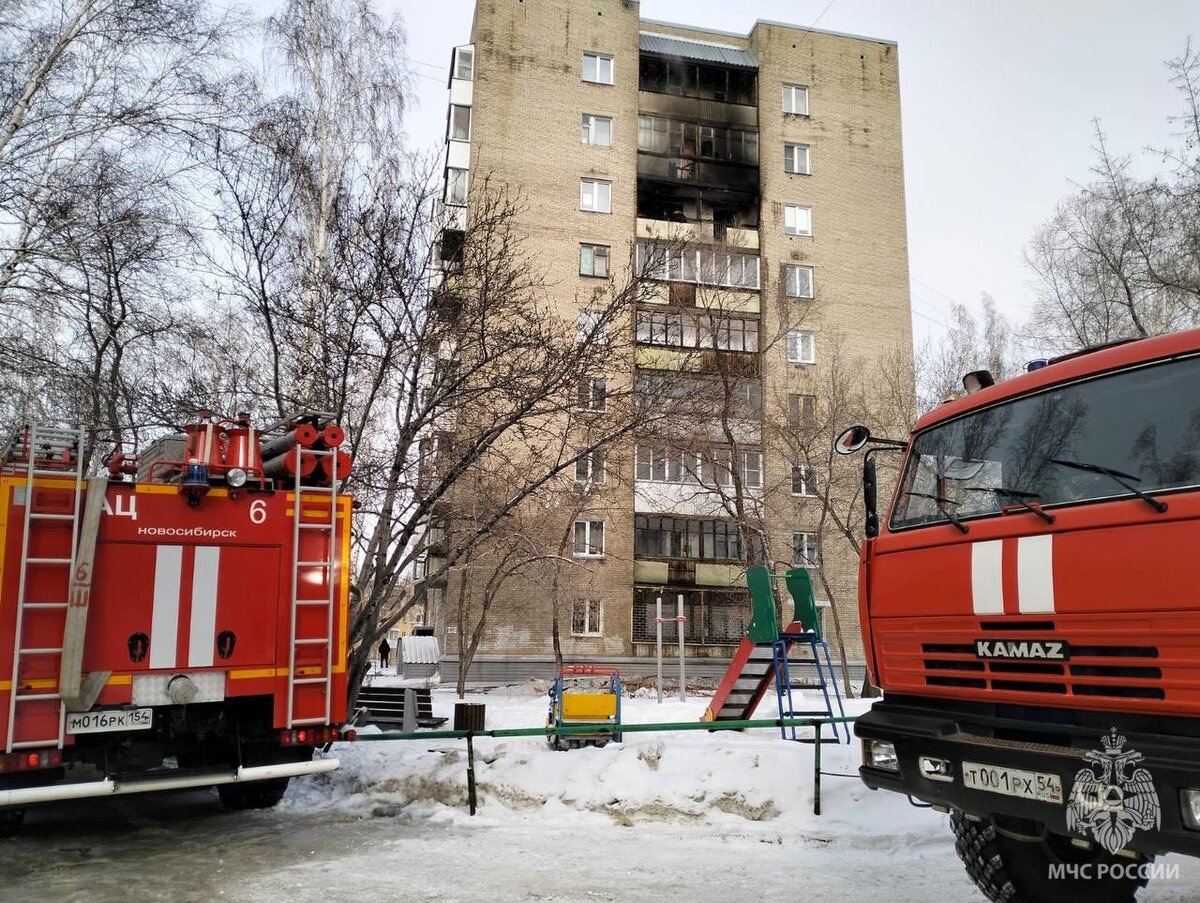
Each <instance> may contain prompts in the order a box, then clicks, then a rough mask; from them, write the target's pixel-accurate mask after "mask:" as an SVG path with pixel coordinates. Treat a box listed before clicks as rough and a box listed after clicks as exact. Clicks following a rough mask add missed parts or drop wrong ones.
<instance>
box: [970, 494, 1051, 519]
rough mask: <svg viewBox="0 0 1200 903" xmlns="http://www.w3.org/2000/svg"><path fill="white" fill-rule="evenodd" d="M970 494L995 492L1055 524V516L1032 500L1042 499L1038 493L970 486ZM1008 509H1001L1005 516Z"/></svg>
mask: <svg viewBox="0 0 1200 903" xmlns="http://www.w3.org/2000/svg"><path fill="white" fill-rule="evenodd" d="M967 491H968V492H994V493H996V495H998V496H1001V497H1002V498H1006V499H1012V500H1013V501H1014V502H1016V503H1017V504H1018V505H1020V506H1021V507H1022V508H1024V509H1025V510H1026V511H1032V512H1033V513H1034V514H1036V515H1037V516H1038V517H1040V518H1041V519H1042V520H1044V521H1045V522H1046V523H1048V524H1052V523H1054V515H1053V514H1051V513H1050V512H1048V511H1046V510H1045V509H1044V508H1042V506H1041V505H1039V504H1038V503H1037V502H1034V501H1031V499H1037V498H1041V495H1040V494H1039V493H1036V492H1027V491H1026V490H1024V489H1009V488H1007V487H1006V486H986V487H985V486H968V487H967ZM1006 510H1007V509H1004V508H1002V509H1000V513H1001V514H1003V513H1004V512H1005V511H1006Z"/></svg>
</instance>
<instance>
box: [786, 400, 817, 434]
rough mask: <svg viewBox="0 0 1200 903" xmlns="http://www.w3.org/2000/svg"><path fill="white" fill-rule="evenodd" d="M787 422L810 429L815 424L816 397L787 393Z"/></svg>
mask: <svg viewBox="0 0 1200 903" xmlns="http://www.w3.org/2000/svg"><path fill="white" fill-rule="evenodd" d="M788 424H789V425H790V426H793V427H799V428H803V429H812V428H813V427H814V426H816V425H817V397H816V396H815V395H789V396H788Z"/></svg>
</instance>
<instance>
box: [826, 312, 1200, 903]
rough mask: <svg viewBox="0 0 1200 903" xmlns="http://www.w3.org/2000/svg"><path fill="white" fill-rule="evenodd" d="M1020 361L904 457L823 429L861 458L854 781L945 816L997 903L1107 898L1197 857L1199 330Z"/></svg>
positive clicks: (943, 412) (938, 416)
mask: <svg viewBox="0 0 1200 903" xmlns="http://www.w3.org/2000/svg"><path fill="white" fill-rule="evenodd" d="M1037 363H1038V365H1040V366H1039V368H1038V369H1033V370H1032V372H1028V373H1025V374H1023V375H1020V376H1018V377H1015V378H1013V379H1009V380H1006V381H1004V382H1001V383H998V384H992V380H991V378H990V376H989V375H988V374H987V373H986V371H978V372H976V373H973V374H968V376H967V377H966V378H965V379H964V384H965V385H966V387H967V389H968V393H969V394H967V395H966V396H965V397H962V398H960V399H958V400H955V401H951V402H949V403H946V404H943V405H942V406H940V407H938V408H937V409H935V410H933V411H931V412H930V413H928V414H927V415H925V416H924V417H923V418H921V420H920V421H919V422H918V423H917V425H916V427H915V428H914V429H913V432H912V435H911V437H910V438H909V439H908V441H906V442H899V441H890V440H878V439H873V438H872V437H871V436H870V434H869V432H868V431H867V430H866V429H865V428H864V427H853V428H851V429H849V430H847V431H846V432H845V433H843V434H842V436H841V437H839V440H838V450H839V451H842V452H850V451H854V450H857V449H858V448H862V447H864V446H866V447H867V448H868V451H867V455H866V458H865V463H864V490H865V492H864V497H865V500H866V505H867V531H866V532H867V534H868V538H867V540H866V542H865V543H864V546H863V551H862V559H861V569H860V581H859V592H860V605H861V609H862V624H863V630H864V646H865V649H866V654H867V658H868V664H869V667H870V670H871V673H872V674H874V676H875V679H876V681H877V682H878V683H879V685H880V686H881V687H882V688H883V690H884V694H885V695H884V699H883V700H882V701H881V702H878V703H876V704H875V706H874V707H873V708H872V710H871V712H870V713H869V714H867V715H865V716H863V717H862V718H861V719H860V720H859V721H858V724H857V728H856V730H857V733H858V736H859V737H860V738H861V739H862V742H863V766H862V769H861V776H862V779H863V780H864V781H865V782H866V784H867V785H868V786H870V787H872V788H879V789H887V790H894V791H898V792H900V793H904V794H907V795H908V796H909V797H910V799H912V800H915V801H920V802H921V803H923V804H928V805H932V806H934V807H936V808H939V809H942V810H944V811H948V812H950V813H951V823H952V825H953V829H954V832H955V835H956V838H957V843H956V849H957V851H958V853H959V855H960V856H961V858H962V859H963V861H964V862H965V864H966V867H967V871H968V872H969V873H970V875H971V877H972V879H974V881H975V883H976V884H977V885H978V886H979V887H980V889H981V890H982V891H983V892H984V893H985V894H986V895H987V896H988V897H989V898H990V899H991V900H994V901H997V903H1000V901H1004V903H1010V901H1022V903H1030V901H1032V903H1042V901H1055V903H1064V901H1084V900H1086V901H1090V903H1114V901H1121V903H1125V901H1130V900H1132V899H1133V898H1134V895H1135V894H1136V892H1137V889H1138V887H1139V886H1141V885H1142V884H1144V883H1145V880H1146V879H1147V877H1148V876H1149V875H1151V874H1153V873H1154V872H1155V864H1153V863H1152V862H1151V860H1152V858H1153V857H1154V856H1155V855H1156V854H1159V853H1163V852H1166V851H1179V852H1184V853H1190V854H1197V853H1200V580H1198V579H1197V576H1196V571H1195V570H1194V569H1193V568H1194V567H1195V566H1196V562H1195V561H1193V560H1192V556H1193V555H1200V330H1197V331H1191V332H1185V333H1178V334H1175V335H1169V336H1162V337H1159V338H1152V339H1146V340H1143V341H1138V342H1131V343H1125V344H1118V345H1114V346H1108V347H1104V348H1100V349H1095V350H1091V351H1088V352H1084V353H1080V354H1075V355H1070V356H1068V357H1064V358H1059V359H1056V360H1052V361H1049V362H1037ZM1032 366H1033V365H1031V367H1032ZM885 450H888V451H899V452H900V453H901V454H902V461H901V463H900V478H899V484H898V487H897V489H896V493H895V498H894V500H893V502H892V505H891V509H890V511H888V512H887V513H886V516H885V517H883V518H882V519H881V518H879V517H877V515H876V512H875V456H876V455H877V454H880V453H882V452H884V451H885ZM1158 865H1159V866H1161V865H1162V864H1161V863H1160V864H1158ZM1159 870H1161V868H1160V869H1159Z"/></svg>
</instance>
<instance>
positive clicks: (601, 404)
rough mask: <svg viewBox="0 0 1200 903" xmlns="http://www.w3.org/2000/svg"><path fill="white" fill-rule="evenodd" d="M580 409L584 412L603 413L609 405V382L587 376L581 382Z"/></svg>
mask: <svg viewBox="0 0 1200 903" xmlns="http://www.w3.org/2000/svg"><path fill="white" fill-rule="evenodd" d="M578 388H579V396H578V397H579V401H578V404H579V408H580V409H581V410H584V411H603V410H604V408H605V406H606V405H607V403H608V380H607V379H605V378H604V377H597V376H592V377H588V376H585V377H583V378H581V379H580V380H579V386H578Z"/></svg>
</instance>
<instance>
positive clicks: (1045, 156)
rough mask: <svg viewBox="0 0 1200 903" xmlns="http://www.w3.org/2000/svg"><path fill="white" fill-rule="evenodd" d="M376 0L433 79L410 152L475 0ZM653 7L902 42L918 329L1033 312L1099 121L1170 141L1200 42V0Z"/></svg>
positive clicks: (422, 75)
mask: <svg viewBox="0 0 1200 903" xmlns="http://www.w3.org/2000/svg"><path fill="white" fill-rule="evenodd" d="M377 2H379V4H380V8H381V9H383V10H395V11H398V12H399V13H400V14H401V16H402V17H403V19H404V21H405V25H406V28H407V30H408V40H409V54H410V56H411V58H412V61H413V63H414V68H415V70H416V71H417V73H419V77H418V78H417V80H416V81H417V88H418V97H417V101H418V103H417V106H416V108H415V109H414V110H413V111H412V114H411V116H410V118H409V126H408V131H409V135H408V138H409V144H410V147H412V148H416V147H421V146H427V145H434V144H437V143H440V142H441V140H442V137H443V134H442V133H443V130H444V128H445V117H446V103H447V93H446V77H447V71H446V67H447V65H448V63H447V61H448V59H449V55H450V48H451V47H452V46H453V45H455V44H459V43H465V42H466V41H467V40H468V38H469V34H470V28H471V13H472V9H473V7H474V4H473V2H471V0H440V2H436V3H425V2H414V0H377ZM498 2H509V0H498ZM614 2H615V0H614ZM641 10H642V18H644V19H661V20H666V21H671V22H682V23H687V24H689V25H698V26H700V27H705V28H717V29H721V30H724V31H734V32H737V33H739V34H745V33H746V32H748V31H749V30H750V28H751V27H752V26H753V24H754V21H755V19H774V20H777V21H783V22H789V23H793V24H796V25H801V26H808V27H812V26H815V27H817V28H821V29H827V30H831V31H841V32H848V33H851V34H857V35H864V36H868V37H877V38H885V39H888V40H893V41H896V42H898V43H899V45H900V85H901V99H902V115H903V125H904V170H905V186H906V194H907V203H908V237H909V265H910V267H911V273H912V303H913V325H914V327H915V329H916V331H917V334H918V337H920V336H921V335H923V334H928V333H930V332H931V331H932V332H937V331H939V330H941V329H942V328H943V327H944V324H945V322H946V319H947V311H948V309H949V308H950V306H951V305H952V304H953V303H954V302H955V301H961V302H964V303H967V304H970V305H976V304H977V302H978V299H979V296H980V293H982V292H988V293H990V294H992V295H993V296H994V297H995V298H996V300H997V302H998V303H999V304H1000V306H1001V309H1002V310H1004V311H1005V312H1006V313H1007V314H1008V315H1009V316H1010V317H1011V318H1012V319H1013V320H1014V321H1016V322H1018V323H1019V322H1020V321H1022V320H1024V318H1025V317H1026V315H1027V312H1028V310H1029V306H1030V303H1031V296H1032V291H1033V290H1032V286H1031V285H1030V282H1029V275H1028V273H1027V271H1026V270H1025V268H1024V265H1023V264H1022V262H1021V254H1022V251H1023V249H1024V247H1025V245H1026V243H1027V242H1028V240H1029V238H1030V236H1031V235H1032V234H1033V231H1034V229H1035V228H1036V227H1037V226H1038V225H1039V224H1040V223H1042V222H1044V221H1045V220H1046V219H1047V218H1049V216H1050V215H1051V213H1052V211H1053V209H1054V205H1055V203H1056V202H1057V201H1058V200H1059V199H1060V198H1061V197H1063V196H1064V195H1065V194H1066V193H1067V192H1069V191H1070V190H1071V186H1072V183H1074V182H1083V181H1086V180H1087V179H1088V170H1089V167H1090V166H1091V165H1092V162H1093V160H1094V156H1093V152H1092V148H1093V146H1094V144H1095V136H1094V131H1093V129H1094V125H1093V119H1095V118H1099V119H1100V121H1101V125H1102V127H1103V129H1104V131H1105V132H1106V134H1107V135H1108V138H1109V140H1110V143H1111V146H1112V147H1113V148H1115V149H1118V150H1121V151H1124V152H1131V153H1138V152H1141V151H1143V149H1144V148H1147V147H1157V146H1162V145H1164V144H1165V143H1167V142H1168V141H1170V140H1171V135H1172V131H1173V129H1172V126H1171V125H1170V124H1169V122H1168V117H1169V116H1171V115H1173V114H1175V113H1176V112H1177V111H1178V110H1179V103H1178V101H1177V99H1176V95H1175V93H1174V92H1173V91H1172V89H1171V88H1170V86H1169V84H1168V83H1167V74H1166V70H1165V68H1164V65H1163V64H1164V62H1165V61H1166V60H1167V59H1169V58H1171V57H1174V56H1177V55H1178V54H1179V53H1180V52H1181V51H1182V50H1183V47H1184V44H1185V41H1186V40H1187V37H1188V36H1189V35H1192V36H1194V37H1196V38H1197V39H1200V2H1197V0H1142V2H1139V3H1129V2H1127V0H1125V2H1118V0H1006V2H984V0H832V2H831V0H741V2H736V0H642V4H641ZM1144 165H1145V166H1152V165H1153V161H1152V160H1151V159H1150V158H1149V156H1148V155H1147V156H1145V160H1144ZM1023 350H1024V351H1025V356H1026V357H1036V356H1038V353H1039V351H1040V349H1038V348H1036V347H1028V348H1025V349H1023Z"/></svg>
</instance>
